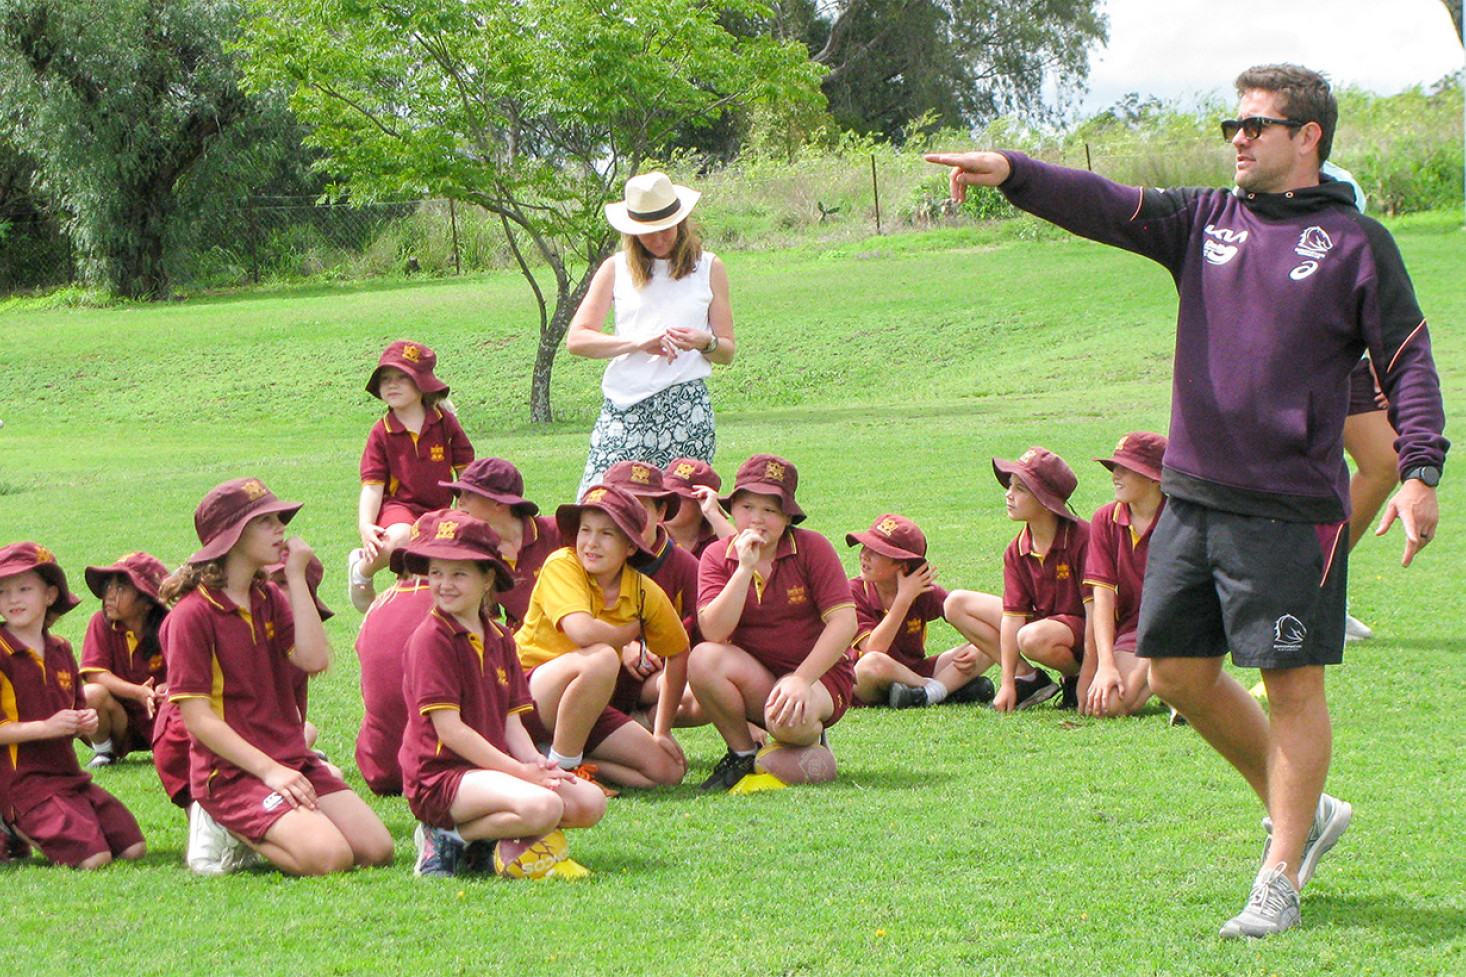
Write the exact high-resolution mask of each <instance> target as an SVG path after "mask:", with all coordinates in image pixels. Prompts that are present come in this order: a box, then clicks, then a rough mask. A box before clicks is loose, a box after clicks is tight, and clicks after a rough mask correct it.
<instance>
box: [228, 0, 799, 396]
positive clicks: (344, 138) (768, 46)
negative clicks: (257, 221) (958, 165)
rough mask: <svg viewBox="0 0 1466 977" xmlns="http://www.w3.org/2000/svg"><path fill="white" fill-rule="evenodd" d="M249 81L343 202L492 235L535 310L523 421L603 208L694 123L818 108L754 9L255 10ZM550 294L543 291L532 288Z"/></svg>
mask: <svg viewBox="0 0 1466 977" xmlns="http://www.w3.org/2000/svg"><path fill="white" fill-rule="evenodd" d="M253 11H254V14H255V16H254V19H253V20H252V21H251V22H250V23H249V25H248V28H247V30H246V33H245V37H244V40H243V45H242V47H243V50H244V51H245V52H247V58H246V61H245V70H246V75H247V77H248V79H249V84H250V85H252V86H253V87H254V88H256V89H260V90H262V89H266V88H270V87H274V86H282V87H286V88H288V89H289V91H290V103H291V107H292V109H293V110H294V112H295V114H296V116H297V117H298V118H300V119H301V121H303V122H304V123H306V124H307V125H309V126H310V127H311V130H312V132H311V136H310V137H309V138H310V141H311V143H312V144H313V145H315V146H316V147H318V148H320V149H321V150H322V151H323V152H324V157H323V159H322V161H321V164H320V165H321V166H322V167H324V168H325V169H326V170H327V171H328V172H329V173H331V174H332V175H333V176H334V177H335V178H336V179H337V184H336V187H337V189H340V190H344V191H347V192H349V193H350V194H351V197H352V199H353V200H358V201H368V200H371V199H373V198H381V197H389V198H401V197H403V196H409V195H414V194H428V195H435V196H444V197H450V198H453V199H456V200H460V201H465V202H468V203H472V204H476V205H478V206H480V207H483V208H484V209H485V210H487V211H489V212H490V213H492V214H494V215H495V216H497V217H498V219H499V220H500V222H501V224H502V226H503V228H504V232H505V234H506V236H507V239H508V243H509V246H510V248H511V250H512V252H513V254H514V256H515V258H516V259H517V261H518V263H519V268H520V271H521V272H522V273H523V275H524V278H525V280H526V281H527V282H528V284H529V287H530V289H531V290H532V292H533V294H534V298H535V302H536V304H537V306H538V310H539V325H540V341H539V348H538V350H537V352H536V356H535V366H534V375H533V380H532V385H531V392H530V416H531V418H532V419H533V420H535V421H549V420H551V419H552V414H551V409H550V376H551V371H552V369H553V366H554V359H555V354H556V352H557V351H558V350H559V348H560V344H561V340H562V339H563V338H564V335H565V330H566V328H567V327H568V326H569V324H570V319H571V317H572V316H573V314H574V312H575V308H576V306H577V305H578V304H579V302H580V299H581V297H582V296H583V295H584V294H585V290H586V288H587V287H588V286H589V283H590V275H591V273H592V272H593V271H594V270H595V268H596V267H597V266H598V265H599V263H600V262H601V261H602V260H603V259H604V257H605V256H606V255H607V254H609V253H610V250H611V248H612V245H613V243H614V239H613V236H612V233H611V231H610V228H608V227H607V226H606V222H605V219H604V216H603V214H602V206H603V205H604V204H605V203H606V202H607V201H609V200H612V199H615V198H618V197H619V196H620V192H621V185H622V184H623V183H624V181H625V180H626V179H627V178H628V177H630V176H632V175H634V174H635V173H637V172H638V171H640V170H641V169H642V168H643V167H644V166H645V165H646V164H647V163H648V162H650V161H653V160H655V159H657V158H659V154H661V153H664V152H665V151H666V148H667V146H668V144H669V143H670V141H671V139H672V137H673V135H674V134H675V133H677V132H678V131H679V130H680V129H682V128H683V127H685V126H686V125H688V124H690V123H691V124H706V123H711V122H713V121H714V120H716V119H718V118H719V117H720V115H721V114H722V113H723V112H725V111H726V110H727V109H729V108H730V107H732V106H737V105H744V104H750V103H757V102H770V103H781V102H788V101H796V102H797V101H799V100H806V101H807V100H809V99H812V98H816V97H818V96H817V91H818V90H817V87H816V78H817V75H818V71H819V69H818V68H817V67H815V66H813V65H811V64H810V63H809V61H808V58H807V56H806V54H805V51H804V50H803V48H801V47H800V46H799V45H798V44H793V43H782V42H779V41H776V40H772V39H769V38H767V37H737V36H735V35H733V34H731V33H729V32H728V31H727V30H725V29H724V28H723V26H722V25H721V24H720V23H719V20H718V17H719V14H720V13H722V12H735V13H741V14H744V15H748V16H755V17H757V16H764V8H762V7H761V6H760V5H758V4H757V3H752V2H748V0H712V2H704V0H454V2H450V3H444V2H442V0H261V2H258V3H257V4H256V5H255V6H254V7H253ZM546 273H548V278H549V279H550V281H549V283H548V287H546V284H545V283H544V282H542V279H543V278H545V277H546Z"/></svg>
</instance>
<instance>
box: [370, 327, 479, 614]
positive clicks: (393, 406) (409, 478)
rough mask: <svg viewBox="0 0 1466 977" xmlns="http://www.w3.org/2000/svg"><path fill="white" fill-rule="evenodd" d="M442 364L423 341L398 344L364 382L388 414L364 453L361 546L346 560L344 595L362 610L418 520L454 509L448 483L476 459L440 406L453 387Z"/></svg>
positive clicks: (454, 420) (455, 420) (452, 418)
mask: <svg viewBox="0 0 1466 977" xmlns="http://www.w3.org/2000/svg"><path fill="white" fill-rule="evenodd" d="M437 363H438V357H437V355H436V354H435V353H434V352H433V351H432V350H431V349H429V348H428V347H426V346H424V345H423V344H422V343H415V342H412V341H411V340H406V339H399V340H398V341H397V342H395V343H393V344H392V345H390V346H388V347H387V348H386V349H385V350H383V351H382V356H381V358H380V359H379V360H378V361H377V368H376V369H375V370H373V371H372V375H371V377H370V378H369V379H368V380H367V384H366V389H367V393H369V394H371V395H372V396H373V397H376V398H377V399H379V400H381V401H383V402H385V403H386V405H387V408H388V410H387V413H386V415H385V416H383V417H382V419H381V420H379V421H377V423H376V424H374V425H372V430H371V433H370V434H368V435H367V443H366V450H364V451H363V452H362V456H361V498H360V500H359V502H358V503H357V513H356V517H357V529H358V530H359V531H360V533H361V546H360V547H359V548H358V549H354V550H352V551H351V553H350V555H349V556H348V557H347V559H346V566H347V571H348V578H349V579H348V586H347V593H348V596H349V597H350V599H351V605H352V606H353V607H355V608H356V609H357V610H358V611H361V612H363V613H365V612H366V609H367V608H368V607H370V606H371V603H372V598H373V597H375V596H376V591H375V590H374V588H373V586H372V575H373V574H375V573H376V572H377V571H378V570H380V569H382V568H383V567H385V566H386V565H387V561H388V559H389V558H390V557H391V554H392V551H393V550H395V549H396V548H397V547H399V546H401V545H402V542H403V541H404V540H405V539H407V533H408V530H409V529H411V528H412V523H413V520H415V519H416V518H417V517H418V516H420V515H422V514H423V513H424V512H428V511H430V510H433V509H446V508H447V507H448V506H449V505H451V504H452V501H453V500H452V496H451V495H450V494H449V492H448V491H447V490H446V489H445V488H444V487H443V486H444V484H445V483H446V482H451V481H452V480H453V479H455V478H457V477H458V474H459V473H460V472H461V471H463V470H464V469H465V468H467V467H468V463H469V462H471V461H473V445H472V444H470V443H469V440H468V435H466V434H464V433H463V428H462V426H460V425H459V423H458V418H457V417H455V416H454V415H453V412H452V411H449V410H447V409H445V408H444V407H443V403H444V401H446V400H447V399H448V385H447V384H446V383H444V382H443V381H442V380H439V379H438V378H437V376H436V375H434V373H433V368H434V367H435V366H437Z"/></svg>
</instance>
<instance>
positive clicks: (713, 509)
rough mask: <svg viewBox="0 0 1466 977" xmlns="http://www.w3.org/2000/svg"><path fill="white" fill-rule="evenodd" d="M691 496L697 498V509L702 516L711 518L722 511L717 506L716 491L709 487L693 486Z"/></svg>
mask: <svg viewBox="0 0 1466 977" xmlns="http://www.w3.org/2000/svg"><path fill="white" fill-rule="evenodd" d="M692 494H693V495H695V496H697V507H698V508H699V509H701V510H702V514H703V515H704V516H709V517H711V516H712V515H714V514H718V513H721V512H722V511H723V507H722V506H720V505H719V504H718V490H717V489H715V488H713V487H712V486H711V485H694V486H692Z"/></svg>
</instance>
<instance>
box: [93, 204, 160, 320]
mask: <svg viewBox="0 0 1466 977" xmlns="http://www.w3.org/2000/svg"><path fill="white" fill-rule="evenodd" d="M130 196H131V204H130V206H128V207H127V211H128V212H127V214H126V215H125V217H124V219H123V221H122V223H121V224H120V225H119V226H117V227H114V228H109V231H110V233H111V234H113V235H115V237H114V238H113V240H112V241H111V242H109V244H108V245H107V246H106V247H107V252H108V253H107V256H106V259H105V261H106V267H105V269H104V271H103V274H104V276H105V278H106V283H105V284H106V285H107V287H108V288H109V289H110V290H111V291H112V292H113V293H114V294H117V295H120V296H122V297H123V298H128V299H137V300H146V301H161V300H163V299H166V298H167V297H168V286H169V281H168V266H167V262H166V253H167V252H166V247H165V236H166V234H167V228H168V214H169V212H170V211H171V210H172V207H173V199H172V197H173V189H172V187H171V186H167V187H161V186H158V185H157V183H156V182H154V183H151V184H149V185H146V186H141V187H134V188H133V189H132V191H131V194H130Z"/></svg>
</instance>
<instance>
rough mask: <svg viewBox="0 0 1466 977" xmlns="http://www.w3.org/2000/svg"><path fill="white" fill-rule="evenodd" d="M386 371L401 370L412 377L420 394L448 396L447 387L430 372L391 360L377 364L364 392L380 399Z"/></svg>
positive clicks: (417, 366)
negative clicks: (383, 373) (383, 372)
mask: <svg viewBox="0 0 1466 977" xmlns="http://www.w3.org/2000/svg"><path fill="white" fill-rule="evenodd" d="M387 369H392V370H401V371H402V372H403V373H406V374H407V375H408V376H410V377H412V382H413V383H414V384H415V385H416V386H417V389H418V391H419V392H421V393H425V394H436V393H441V394H442V395H443V396H444V397H446V396H448V385H447V384H446V383H444V382H443V381H442V380H439V379H438V378H437V376H436V375H434V374H433V372H432V371H431V370H428V371H424V370H423V368H422V367H421V366H420V365H418V364H416V363H409V362H407V361H406V360H391V361H388V362H386V363H380V364H378V365H377V368H376V369H375V370H373V371H372V375H371V376H370V377H368V378H367V382H366V391H367V393H369V394H371V395H372V396H373V397H375V398H377V399H378V400H381V399H382V394H381V393H380V388H381V385H382V371H383V370H387Z"/></svg>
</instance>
